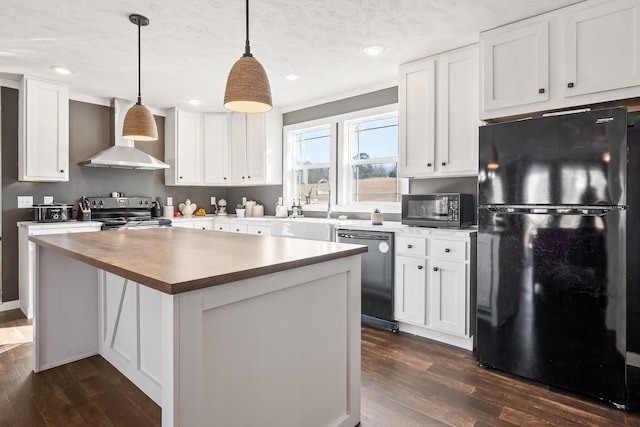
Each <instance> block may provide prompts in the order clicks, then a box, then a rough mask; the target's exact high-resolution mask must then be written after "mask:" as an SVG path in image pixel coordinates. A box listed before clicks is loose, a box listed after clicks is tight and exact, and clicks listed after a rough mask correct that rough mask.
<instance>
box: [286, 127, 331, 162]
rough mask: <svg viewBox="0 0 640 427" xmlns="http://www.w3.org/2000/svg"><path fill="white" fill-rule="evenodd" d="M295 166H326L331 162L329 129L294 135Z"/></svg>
mask: <svg viewBox="0 0 640 427" xmlns="http://www.w3.org/2000/svg"><path fill="white" fill-rule="evenodd" d="M294 144H295V146H294V149H295V156H296V159H295V162H296V166H302V165H317V164H326V163H329V161H330V160H331V129H330V128H328V127H327V128H323V129H314V130H309V131H302V132H298V133H296V134H295V143H294Z"/></svg>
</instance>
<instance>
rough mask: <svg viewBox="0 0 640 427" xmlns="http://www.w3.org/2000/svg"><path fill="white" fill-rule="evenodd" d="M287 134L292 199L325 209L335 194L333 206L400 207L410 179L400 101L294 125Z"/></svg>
mask: <svg viewBox="0 0 640 427" xmlns="http://www.w3.org/2000/svg"><path fill="white" fill-rule="evenodd" d="M285 135H286V141H287V151H286V153H287V154H286V158H285V162H284V167H285V170H284V177H285V179H284V196H285V200H286V201H287V203H290V202H291V200H294V199H295V200H298V199H299V200H300V201H301V202H303V203H305V202H306V205H305V206H303V209H304V210H324V209H326V208H327V202H328V201H329V197H331V204H332V205H338V206H337V208H336V209H333V210H338V211H356V212H370V211H371V210H372V209H373V208H375V207H378V208H381V209H382V210H383V211H384V212H400V199H401V194H402V193H403V192H404V193H406V192H407V190H408V180H407V179H402V178H398V177H397V171H398V107H397V104H394V105H388V106H384V107H378V108H373V109H370V110H365V111H358V112H354V113H348V114H342V115H340V116H333V117H328V118H325V119H320V120H314V121H311V122H305V123H298V124H295V125H289V126H286V127H285ZM321 179H324V180H326V181H327V182H328V186H326V184H320V185H318V183H319V182H320V180H321ZM323 182H324V181H323ZM329 188H330V189H331V194H330V195H329V194H328V191H327V190H328V189H329ZM318 190H320V191H318ZM307 196H308V197H307Z"/></svg>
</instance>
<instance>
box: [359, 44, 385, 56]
mask: <svg viewBox="0 0 640 427" xmlns="http://www.w3.org/2000/svg"><path fill="white" fill-rule="evenodd" d="M383 50H384V47H382V46H379V45H371V46H365V47H363V48H362V52H364V53H366V54H367V55H370V56H376V55H380V54H381V53H382V51H383Z"/></svg>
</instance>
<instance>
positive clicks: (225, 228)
mask: <svg viewBox="0 0 640 427" xmlns="http://www.w3.org/2000/svg"><path fill="white" fill-rule="evenodd" d="M213 229H214V230H217V231H229V223H225V224H216V225H214V227H213Z"/></svg>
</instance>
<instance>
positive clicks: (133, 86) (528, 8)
mask: <svg viewBox="0 0 640 427" xmlns="http://www.w3.org/2000/svg"><path fill="white" fill-rule="evenodd" d="M577 2H578V1H576V0H322V1H321V0H253V1H251V2H250V40H251V50H252V52H253V54H254V56H255V57H256V58H257V59H258V60H259V61H260V62H261V63H262V65H263V66H264V67H265V69H266V71H267V74H268V76H269V79H270V81H271V88H272V92H273V102H274V104H276V105H279V106H282V107H289V108H291V107H292V106H299V105H304V104H305V103H308V102H310V101H314V100H318V99H322V98H325V97H328V96H331V95H334V94H338V93H343V92H346V91H352V90H355V89H357V88H360V87H367V86H372V85H373V86H375V85H377V84H379V83H382V82H387V81H393V80H394V79H395V78H396V75H397V70H398V65H399V64H401V63H404V62H407V61H411V60H414V59H419V58H422V57H425V56H428V55H431V54H435V53H439V52H443V51H446V50H449V49H452V48H456V47H460V46H464V45H468V44H471V43H475V42H477V41H478V33H479V32H480V31H484V30H487V29H490V28H494V27H497V26H500V25H503V24H506V23H509V22H513V21H517V20H520V19H523V18H526V17H529V16H533V15H537V14H539V13H542V12H546V11H549V10H552V9H556V8H559V7H562V6H565V5H568V4H573V3H577ZM2 3H3V4H2V6H1V7H0V76H2V77H5V78H7V77H8V78H12V79H18V78H19V77H20V75H22V74H28V75H32V76H37V77H43V78H48V79H53V80H58V81H63V82H66V83H69V84H70V87H71V91H72V92H73V93H78V94H83V95H91V96H95V97H100V98H112V97H118V98H123V99H132V100H133V99H135V96H136V93H137V46H136V43H137V28H136V26H135V25H133V24H131V23H130V22H129V19H128V16H129V14H131V13H139V14H142V15H145V16H146V17H147V18H149V20H150V25H149V26H148V27H143V28H142V97H143V101H144V103H145V104H147V105H149V106H151V107H155V108H159V109H164V108H168V107H172V106H180V107H187V104H186V102H185V100H186V99H187V98H191V97H194V98H199V99H202V100H203V101H204V103H203V104H202V105H201V106H199V107H191V106H189V107H188V108H191V109H199V110H201V111H223V110H224V109H223V107H222V99H223V97H224V87H225V83H226V78H227V74H228V72H229V69H230V68H231V66H232V65H233V63H234V62H235V61H236V60H237V59H238V58H240V56H241V55H242V53H243V51H244V39H245V27H244V25H245V21H244V19H245V17H244V13H245V2H244V1H242V0H145V1H141V0H100V1H93V0H59V1H54V0H4V1H3V2H2ZM371 44H380V45H382V46H384V47H385V50H384V52H383V53H382V54H381V55H379V56H377V57H367V56H365V55H364V54H362V53H361V52H360V49H361V48H362V47H363V46H366V45H371ZM51 65H61V66H65V67H68V68H70V69H71V70H72V71H73V74H72V75H69V76H59V75H57V74H53V73H52V72H51V71H49V66H51ZM290 73H295V74H298V75H299V76H300V78H299V80H297V81H295V82H290V81H288V80H286V79H285V75H287V74H290Z"/></svg>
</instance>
